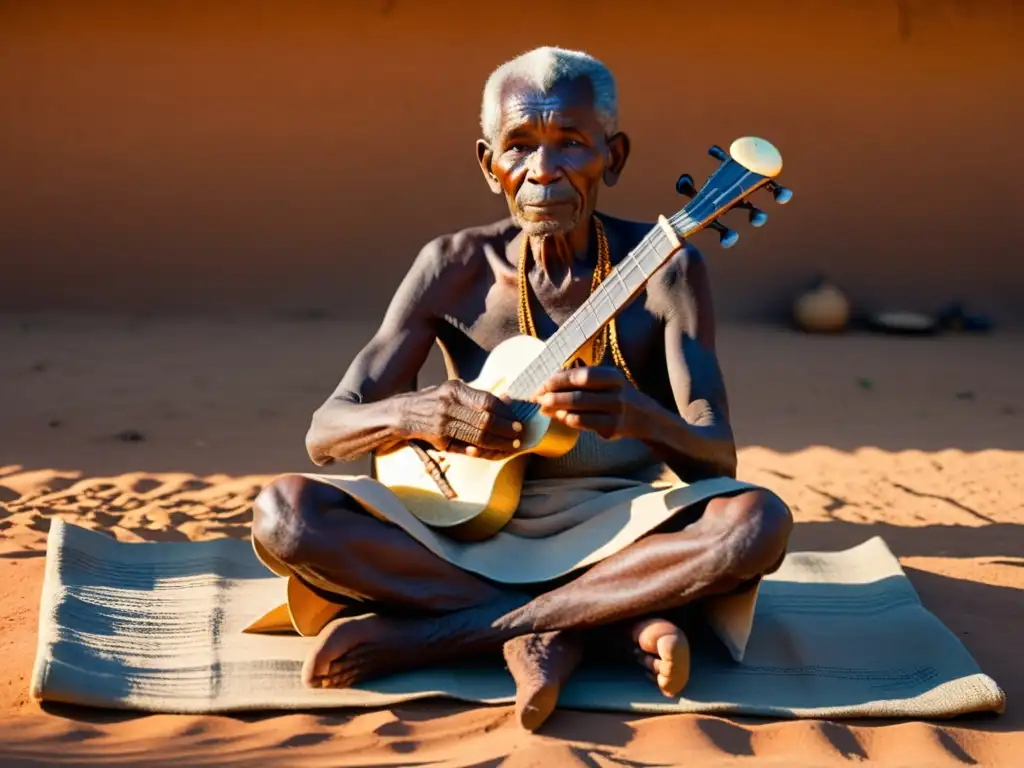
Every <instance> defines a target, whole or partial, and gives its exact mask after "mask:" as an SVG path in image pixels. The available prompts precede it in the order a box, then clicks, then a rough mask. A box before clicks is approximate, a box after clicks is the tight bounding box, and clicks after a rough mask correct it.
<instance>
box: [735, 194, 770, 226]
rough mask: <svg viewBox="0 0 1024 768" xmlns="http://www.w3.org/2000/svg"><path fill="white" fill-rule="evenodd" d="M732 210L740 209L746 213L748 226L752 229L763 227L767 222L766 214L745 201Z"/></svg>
mask: <svg viewBox="0 0 1024 768" xmlns="http://www.w3.org/2000/svg"><path fill="white" fill-rule="evenodd" d="M733 208H742V209H743V210H744V211H747V212H748V216H749V219H750V226H752V227H763V226H764V223H765V222H766V221H768V214H767V213H765V212H764V211H762V210H761V209H760V208H755V207H754V206H753V205H752V204H751V203H749V202H748V201H746V200H744V201H743V202H740V203H736V205H734V206H733Z"/></svg>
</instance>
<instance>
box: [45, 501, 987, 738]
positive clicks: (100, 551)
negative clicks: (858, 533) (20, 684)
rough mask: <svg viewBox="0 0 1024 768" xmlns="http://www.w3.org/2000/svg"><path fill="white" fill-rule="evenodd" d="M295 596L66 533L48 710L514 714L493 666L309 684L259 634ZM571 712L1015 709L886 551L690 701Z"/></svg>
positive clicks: (765, 597)
mask: <svg viewBox="0 0 1024 768" xmlns="http://www.w3.org/2000/svg"><path fill="white" fill-rule="evenodd" d="M285 584H286V580H284V579H280V578H277V577H275V576H274V575H273V574H271V573H270V572H269V571H268V570H267V569H266V568H265V567H264V566H263V565H262V564H261V563H260V562H259V561H258V560H257V559H256V556H255V555H254V553H253V550H252V546H251V544H250V543H249V542H246V541H238V540H232V539H217V540H212V541H203V542H192V543H146V544H134V543H132V544H129V543H121V542H117V541H115V540H114V539H112V538H110V537H108V536H106V535H104V534H102V533H97V532H93V531H89V530H87V529H84V528H79V527H76V526H74V525H71V524H68V523H64V522H63V521H61V520H59V519H55V520H54V521H53V525H52V528H51V530H50V534H49V540H48V545H47V560H46V577H45V582H44V585H43V593H42V604H41V609H40V624H39V647H38V651H37V656H36V661H35V668H34V670H33V675H32V683H31V686H32V695H33V696H34V697H35V698H37V699H40V700H43V701H51V702H68V703H74V704H82V705H89V706H96V707H106V708H117V709H136V710H144V711H151V712H181V713H207V712H225V711H233V710H234V711H237V710H254V709H258V710H267V709H296V708H302V709H312V708H322V707H342V706H356V707H371V706H376V705H386V704H390V703H394V702H398V701H403V700H410V699H417V698H426V697H435V696H445V697H449V698H454V699H460V700H464V701H474V702H482V703H498V702H508V701H511V700H512V697H513V693H514V689H513V685H512V681H511V679H510V678H509V676H508V673H507V671H506V670H504V669H503V667H502V665H501V661H500V656H498V655H496V657H495V659H494V661H493V664H490V665H488V664H486V663H484V664H480V665H476V666H472V667H462V668H454V667H452V668H443V669H431V670H426V671H421V672H416V673H413V674H403V675H398V676H394V677H390V678H387V679H382V680H379V681H374V682H372V683H367V684H364V685H363V686H361V687H360V688H359V689H350V690H340V691H325V690H309V689H306V688H304V687H303V686H302V684H301V682H300V677H299V672H300V668H301V665H302V659H303V657H304V655H305V654H306V652H307V650H308V648H309V647H310V645H311V644H312V642H314V640H313V638H302V637H298V636H295V635H263V634H246V633H242V631H241V630H242V628H243V627H245V626H246V625H247V624H248V623H249V622H250V621H251V620H252V618H253V616H254V615H258V614H260V613H261V612H265V611H268V610H270V609H271V608H273V607H274V606H275V605H280V604H281V602H282V601H283V598H284V596H283V594H282V590H283V589H284V586H285ZM559 705H560V706H564V707H570V708H576V709H601V710H621V711H641V712H715V713H734V714H749V715H762V716H775V717H855V716H870V717H907V718H910V717H914V718H921V717H945V716H952V715H957V714H962V713H967V712H978V711H986V710H991V711H997V712H998V711H1002V710H1003V708H1004V706H1005V697H1004V695H1003V692H1002V691H1001V690H1000V688H999V687H998V685H997V684H996V683H995V681H993V680H992V679H991V678H990V677H988V676H987V675H985V674H984V673H982V671H981V670H980V669H979V668H978V665H977V664H976V663H975V661H974V659H973V658H972V657H971V655H970V654H969V653H968V651H967V650H966V648H965V647H964V646H963V645H962V644H961V643H960V641H959V640H958V639H957V638H956V637H955V636H954V635H953V634H952V633H951V632H950V631H949V630H948V629H947V628H946V627H945V626H944V625H943V624H942V623H941V622H940V621H939V620H938V619H937V618H936V617H935V616H934V615H933V614H931V613H930V612H929V611H928V610H926V609H925V608H924V606H923V605H922V604H921V602H920V600H919V599H918V596H917V593H916V592H915V591H914V588H913V587H912V586H911V584H910V582H909V580H908V579H907V578H906V576H905V574H904V573H903V571H902V570H901V568H900V565H899V562H898V561H897V560H896V558H895V557H894V556H893V555H892V553H891V552H890V551H889V549H888V548H887V547H886V545H885V543H884V542H883V541H882V540H881V539H879V538H874V539H871V540H869V541H866V542H865V543H863V544H861V545H859V546H857V547H854V548H852V549H849V550H846V551H843V552H828V553H821V552H804V553H792V554H790V555H789V556H788V557H787V559H786V562H785V563H784V565H783V567H782V568H781V569H780V570H779V571H778V572H776V573H774V574H772V575H771V576H770V577H769V578H768V579H766V580H765V581H764V583H763V584H762V586H761V589H760V593H759V596H758V600H757V607H756V616H755V620H754V625H753V632H752V634H751V636H750V640H749V643H748V645H747V649H746V654H745V656H744V658H743V661H742V663H738V662H736V661H734V660H733V658H732V657H731V656H730V654H729V653H728V652H727V651H726V649H725V647H724V646H723V645H722V644H721V643H720V642H717V641H716V640H715V638H714V636H712V635H710V633H709V636H708V637H706V638H703V637H696V638H694V661H693V673H692V677H691V682H690V684H689V685H688V686H687V688H686V691H685V696H684V697H680V698H678V699H666V698H664V697H663V696H661V695H660V693H658V691H657V690H656V689H655V687H654V685H653V684H652V683H651V682H650V681H649V680H647V679H646V678H645V677H644V676H643V673H642V671H641V670H640V668H639V667H636V666H623V667H622V668H612V667H602V668H587V667H584V668H582V669H580V670H579V671H578V672H577V674H576V675H575V676H574V677H573V678H572V680H571V681H570V683H569V684H568V685H567V686H566V688H565V690H564V691H563V693H562V697H561V699H560V700H559Z"/></svg>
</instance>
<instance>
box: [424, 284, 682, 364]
mask: <svg viewBox="0 0 1024 768" xmlns="http://www.w3.org/2000/svg"><path fill="white" fill-rule="evenodd" d="M481 288H482V289H481V290H478V291H476V292H474V295H470V294H465V295H463V296H462V297H461V299H460V301H459V302H458V304H459V306H458V309H457V310H455V311H453V312H452V313H451V314H450V315H449V316H448V317H447V318H446V322H445V323H444V324H443V327H442V328H441V329H439V333H438V342H439V343H440V345H441V347H442V349H444V351H445V354H446V356H447V358H448V360H449V363H450V365H452V367H453V368H454V369H455V372H456V374H457V375H458V376H459V377H460V378H462V379H466V380H469V379H472V378H474V377H475V376H476V375H477V374H478V373H479V371H480V369H481V368H482V366H483V363H484V361H485V360H486V358H487V356H488V355H489V354H490V352H491V350H493V349H494V348H495V347H496V346H498V345H499V344H500V343H501V342H503V341H505V340H506V339H509V338H512V337H513V336H517V335H520V334H522V333H524V332H528V327H529V323H528V322H527V323H525V324H524V323H523V320H524V319H525V318H527V317H528V318H529V319H532V322H533V326H534V329H535V331H536V336H537V337H538V338H540V339H544V340H546V339H548V338H550V337H551V335H552V334H553V333H554V332H555V331H556V330H557V329H558V328H560V327H562V326H565V325H572V323H573V322H574V318H573V314H574V313H575V312H576V310H577V309H578V308H579V307H580V306H582V305H583V304H584V303H585V302H586V300H587V299H588V298H589V296H590V294H591V277H590V275H586V276H581V277H578V278H573V280H572V281H571V283H569V284H568V285H567V286H566V287H565V288H564V289H560V290H558V289H554V288H552V287H549V286H545V285H543V284H540V285H536V286H535V285H534V284H533V283H531V284H530V288H529V292H528V294H527V297H526V298H527V301H528V305H527V307H526V308H525V309H526V311H525V312H524V311H523V304H522V302H523V296H522V294H521V292H520V290H519V285H518V281H517V280H515V278H514V275H513V277H512V279H504V276H501V277H499V278H498V279H496V280H494V282H492V283H491V284H490V285H488V286H486V287H481ZM645 298H646V295H645V294H644V293H641V294H640V295H639V296H637V297H636V298H635V299H634V300H633V301H632V302H630V303H629V304H628V305H626V306H625V308H624V309H623V310H622V311H621V312H620V313H619V315H618V316H617V318H616V319H615V321H614V323H615V330H616V334H615V336H616V339H617V342H618V346H619V348H620V349H621V351H622V353H623V356H624V357H625V358H626V360H627V362H629V363H630V366H631V367H632V368H636V369H637V370H642V369H645V368H648V367H650V362H651V361H652V360H654V361H657V360H659V359H660V360H661V361H662V362H663V361H664V357H665V352H664V333H663V330H662V327H663V325H662V322H661V321H660V319H659V318H658V317H656V316H655V314H654V313H653V312H652V311H650V309H648V307H647V306H646V301H645ZM524 325H525V327H524ZM602 351H603V352H604V358H603V359H602V361H601V362H604V363H607V364H611V360H612V357H611V353H610V350H609V349H607V347H606V348H605V349H604V350H602Z"/></svg>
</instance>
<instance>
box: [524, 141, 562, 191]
mask: <svg viewBox="0 0 1024 768" xmlns="http://www.w3.org/2000/svg"><path fill="white" fill-rule="evenodd" d="M561 178H562V166H561V163H560V162H559V157H558V152H556V151H553V150H551V149H548V148H547V147H538V149H537V151H536V152H534V153H533V157H531V158H530V172H529V174H528V175H527V179H528V180H529V181H532V182H533V183H534V184H544V185H547V184H553V183H554V182H556V181H558V180H559V179H561Z"/></svg>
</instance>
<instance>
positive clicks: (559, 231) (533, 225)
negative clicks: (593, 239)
mask: <svg viewBox="0 0 1024 768" xmlns="http://www.w3.org/2000/svg"><path fill="white" fill-rule="evenodd" d="M516 221H517V222H518V223H519V227H520V228H521V229H522V230H523V231H524V232H525V233H526V234H527V235H529V236H531V237H553V236H556V235H567V234H569V233H570V232H572V231H573V230H575V229H576V224H577V223H576V222H575V221H562V220H560V219H549V218H532V217H527V216H522V215H519V216H516Z"/></svg>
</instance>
